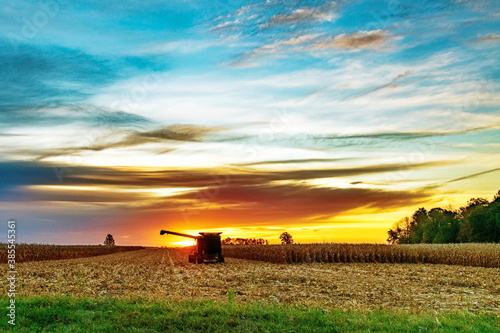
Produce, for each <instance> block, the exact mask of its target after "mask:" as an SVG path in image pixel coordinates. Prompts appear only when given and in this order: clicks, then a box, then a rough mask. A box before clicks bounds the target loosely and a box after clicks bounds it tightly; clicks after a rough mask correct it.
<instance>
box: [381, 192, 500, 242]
mask: <svg viewBox="0 0 500 333" xmlns="http://www.w3.org/2000/svg"><path fill="white" fill-rule="evenodd" d="M387 233H388V235H389V237H388V238H387V241H388V242H389V243H390V244H417V243H468V242H475V243H500V191H498V192H497V194H495V196H494V198H493V200H492V201H491V202H490V201H488V200H486V199H483V198H472V199H470V200H469V201H468V202H467V205H466V206H464V207H460V208H459V209H457V210H452V209H443V208H432V209H431V210H429V211H427V210H426V209H425V208H419V209H417V210H416V211H415V213H413V215H412V216H411V217H408V216H407V217H405V218H403V219H401V220H399V221H398V222H397V223H396V224H395V225H394V227H393V228H391V229H390V230H389V231H388V232H387Z"/></svg>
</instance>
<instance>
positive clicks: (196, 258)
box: [160, 230, 224, 264]
mask: <svg viewBox="0 0 500 333" xmlns="http://www.w3.org/2000/svg"><path fill="white" fill-rule="evenodd" d="M164 234H167V235H176V236H181V237H188V238H192V239H196V250H194V251H192V252H191V253H190V254H189V262H195V263H197V264H201V263H216V262H224V255H223V254H222V244H221V240H220V234H222V232H200V233H199V234H200V236H193V235H188V234H181V233H179V232H174V231H166V230H162V231H160V235H164Z"/></svg>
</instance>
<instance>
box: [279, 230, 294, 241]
mask: <svg viewBox="0 0 500 333" xmlns="http://www.w3.org/2000/svg"><path fill="white" fill-rule="evenodd" d="M280 239H281V244H293V237H292V235H290V234H289V233H288V232H286V231H285V232H284V233H282V234H281V235H280Z"/></svg>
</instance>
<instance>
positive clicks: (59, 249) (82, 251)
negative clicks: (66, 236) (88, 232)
mask: <svg viewBox="0 0 500 333" xmlns="http://www.w3.org/2000/svg"><path fill="white" fill-rule="evenodd" d="M142 249H144V247H142V246H99V245H45V244H16V247H15V254H16V263H21V262H27V261H40V260H60V259H76V258H84V257H93V256H100V255H104V254H111V253H118V252H126V251H136V250H142ZM0 262H1V263H6V262H7V244H0Z"/></svg>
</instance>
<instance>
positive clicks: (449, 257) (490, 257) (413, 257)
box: [223, 243, 500, 267]
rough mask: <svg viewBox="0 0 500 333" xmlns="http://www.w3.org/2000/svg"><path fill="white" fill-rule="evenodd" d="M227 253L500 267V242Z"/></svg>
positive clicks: (291, 259)
mask: <svg viewBox="0 0 500 333" xmlns="http://www.w3.org/2000/svg"><path fill="white" fill-rule="evenodd" d="M223 249H224V250H223V251H224V255H225V256H226V257H233V258H240V259H250V260H262V261H267V262H273V263H312V262H325V263H335V262H336V263H350V262H353V263H363V262H368V263H370V262H373V263H430V264H448V265H464V266H481V267H500V244H484V243H482V244H476V243H474V244H471V243H468V244H411V245H385V244H339V243H324V244H292V245H229V246H224V247H223Z"/></svg>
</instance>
